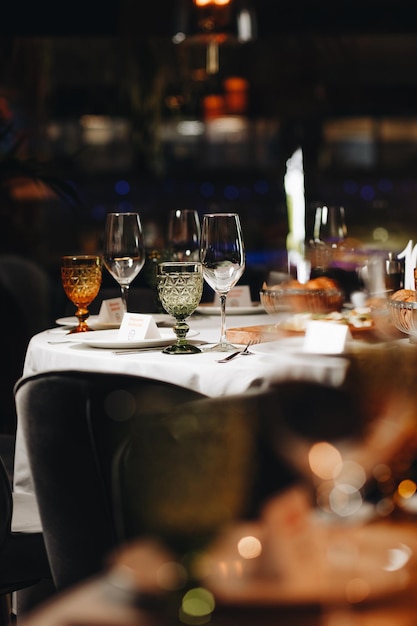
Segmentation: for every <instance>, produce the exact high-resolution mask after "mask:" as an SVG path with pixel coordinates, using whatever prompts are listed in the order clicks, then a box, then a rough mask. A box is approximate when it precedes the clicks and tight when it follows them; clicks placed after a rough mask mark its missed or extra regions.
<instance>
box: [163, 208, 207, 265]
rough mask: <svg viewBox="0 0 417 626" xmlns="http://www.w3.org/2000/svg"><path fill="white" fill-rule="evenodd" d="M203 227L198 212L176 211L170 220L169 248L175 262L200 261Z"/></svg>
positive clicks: (171, 212) (170, 213)
mask: <svg viewBox="0 0 417 626" xmlns="http://www.w3.org/2000/svg"><path fill="white" fill-rule="evenodd" d="M200 236H201V227H200V219H199V217H198V213H197V211H195V210H193V209H174V210H172V211H170V212H169V218H168V248H169V249H170V250H171V252H172V255H173V260H175V261H198V255H199V246H200Z"/></svg>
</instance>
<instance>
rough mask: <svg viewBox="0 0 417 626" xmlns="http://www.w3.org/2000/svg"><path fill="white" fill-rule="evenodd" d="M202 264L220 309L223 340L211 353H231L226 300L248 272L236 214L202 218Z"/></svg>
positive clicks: (211, 215) (219, 214) (221, 338)
mask: <svg viewBox="0 0 417 626" xmlns="http://www.w3.org/2000/svg"><path fill="white" fill-rule="evenodd" d="M200 261H201V263H202V265H203V276H204V279H205V281H206V282H207V283H208V284H209V285H210V287H211V288H212V289H213V290H214V291H215V292H216V293H217V294H218V296H219V298H220V307H221V330H220V340H219V343H217V344H216V345H215V346H213V347H212V348H209V349H210V350H215V351H218V352H228V351H229V350H235V346H233V345H232V344H230V343H228V341H227V339H226V298H227V294H228V293H229V291H230V290H231V289H232V287H234V286H235V285H236V283H237V282H238V280H239V278H240V277H241V276H242V274H243V272H244V269H245V248H244V243H243V236H242V228H241V225H240V219H239V215H238V214H237V213H209V214H206V215H204V216H203V225H202V229H201V244H200Z"/></svg>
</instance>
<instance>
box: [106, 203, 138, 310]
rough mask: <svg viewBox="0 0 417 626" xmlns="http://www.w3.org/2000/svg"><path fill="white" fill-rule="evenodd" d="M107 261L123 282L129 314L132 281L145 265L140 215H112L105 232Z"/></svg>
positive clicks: (122, 288) (108, 267)
mask: <svg viewBox="0 0 417 626" xmlns="http://www.w3.org/2000/svg"><path fill="white" fill-rule="evenodd" d="M103 262H104V265H105V266H106V268H107V270H108V271H109V272H110V274H111V275H112V276H113V278H114V279H115V280H116V281H117V282H118V283H119V285H120V289H121V292H122V299H123V306H124V310H125V311H127V299H128V291H129V287H130V284H131V282H132V281H133V279H134V278H136V276H137V275H138V274H139V272H140V270H141V269H142V267H143V266H144V264H145V244H144V241H143V234H142V224H141V221H140V217H139V214H138V213H108V214H107V217H106V224H105V233H104V250H103Z"/></svg>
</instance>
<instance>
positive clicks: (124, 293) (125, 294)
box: [120, 285, 129, 313]
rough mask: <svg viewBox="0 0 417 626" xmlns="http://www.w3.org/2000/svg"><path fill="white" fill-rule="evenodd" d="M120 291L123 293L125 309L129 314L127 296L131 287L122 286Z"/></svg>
mask: <svg viewBox="0 0 417 626" xmlns="http://www.w3.org/2000/svg"><path fill="white" fill-rule="evenodd" d="M120 289H121V292H122V300H123V308H124V311H125V313H127V294H128V292H129V285H120Z"/></svg>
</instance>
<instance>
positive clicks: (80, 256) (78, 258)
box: [61, 254, 103, 262]
mask: <svg viewBox="0 0 417 626" xmlns="http://www.w3.org/2000/svg"><path fill="white" fill-rule="evenodd" d="M91 259H98V260H99V261H100V262H101V261H102V260H103V259H102V256H101V254H63V255H62V256H61V261H69V260H71V261H91Z"/></svg>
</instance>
